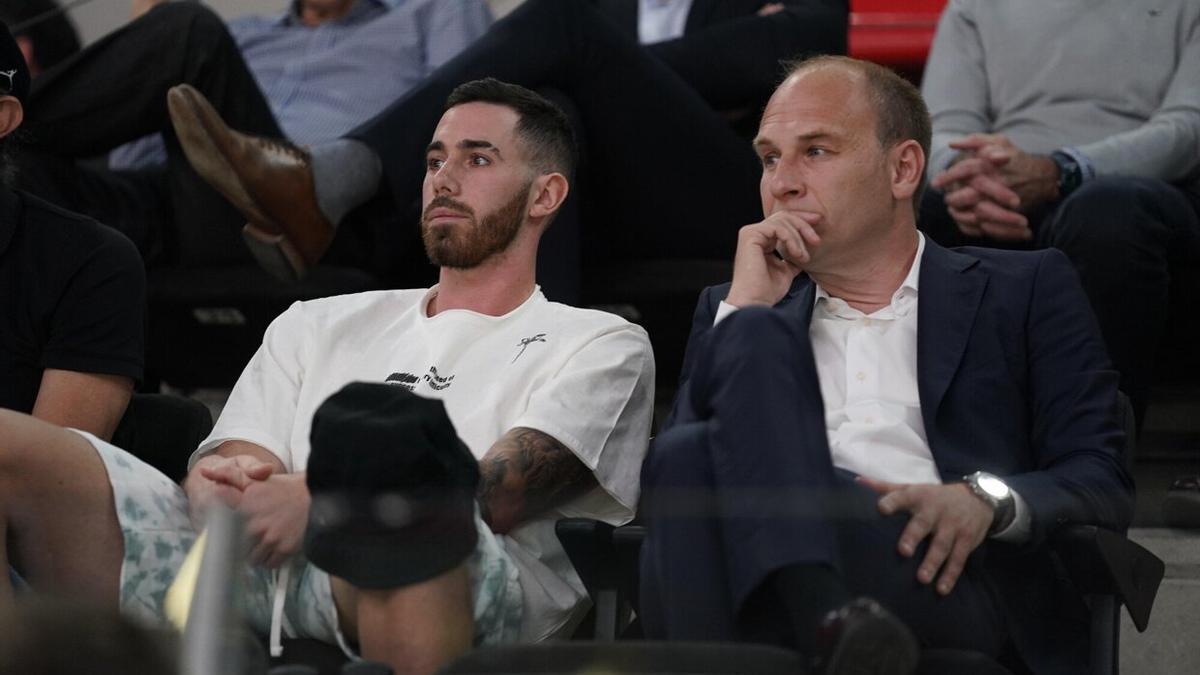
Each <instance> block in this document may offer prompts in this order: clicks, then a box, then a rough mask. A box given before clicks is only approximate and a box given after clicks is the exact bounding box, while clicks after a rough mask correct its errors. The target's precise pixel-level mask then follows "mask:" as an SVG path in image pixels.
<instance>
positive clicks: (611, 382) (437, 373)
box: [192, 287, 654, 641]
mask: <svg viewBox="0 0 1200 675" xmlns="http://www.w3.org/2000/svg"><path fill="white" fill-rule="evenodd" d="M435 290H436V287H435V288H434V289H429V290H400V291H376V292H369V293H358V294H354V295H345V296H339V297H333V298H325V299H321V300H312V301H308V302H298V303H295V304H293V305H292V306H291V307H290V308H288V310H287V311H285V312H284V313H283V314H281V315H280V316H279V317H278V318H276V319H275V321H274V322H272V323H271V325H270V327H268V328H267V331H266V333H265V335H264V336H263V344H262V346H261V347H260V348H259V350H258V352H257V353H256V354H255V355H254V357H253V358H251V360H250V363H249V364H248V365H247V366H246V369H245V371H243V372H242V375H241V377H240V378H239V379H238V382H237V384H236V385H235V386H234V388H233V392H232V393H231V395H230V397H229V401H228V402H227V403H226V405H225V408H224V410H223V412H222V413H221V417H220V419H218V420H217V423H216V426H215V428H214V429H213V431H212V433H211V434H210V435H209V437H208V438H207V439H206V440H205V441H204V442H203V443H202V444H201V445H200V448H199V449H198V450H197V451H196V453H195V454H193V457H192V462H193V463H194V462H195V461H196V459H198V458H199V457H201V456H203V455H204V454H207V453H209V452H211V451H212V450H214V449H216V447H217V446H219V445H220V444H221V443H223V442H225V441H228V440H244V441H250V442H252V443H256V444H258V445H261V446H262V447H264V448H266V449H268V450H270V451H271V452H272V453H274V454H275V455H277V456H278V457H279V459H280V460H281V461H282V462H283V464H284V466H286V467H287V468H288V469H289V470H291V471H303V470H304V469H305V467H306V466H307V463H308V455H309V428H310V426H311V423H312V416H313V413H314V412H315V411H316V409H317V407H318V406H320V405H321V403H322V402H324V400H325V399H326V398H327V397H328V396H329V395H331V394H333V393H334V392H336V391H337V390H338V389H340V388H341V387H342V386H344V385H345V384H347V383H349V382H353V381H366V382H385V381H386V382H392V383H395V384H396V385H397V386H404V387H408V388H409V389H411V390H412V391H414V392H415V393H417V394H419V395H421V396H426V397H429V398H437V399H441V400H442V401H443V402H444V403H445V406H446V411H447V413H448V414H449V416H450V420H451V421H452V422H453V423H454V427H455V429H456V430H457V432H458V435H459V437H460V438H462V440H463V442H465V443H466V444H467V447H469V448H470V449H471V452H472V453H474V455H475V456H476V457H477V458H482V457H483V455H484V453H486V452H487V451H488V449H489V448H491V446H492V444H493V443H495V442H496V441H497V440H499V438H500V437H501V436H502V435H504V433H505V432H507V431H508V430H510V429H512V428H513V427H528V428H532V429H537V430H539V431H542V432H545V433H547V434H549V435H551V436H553V437H554V438H555V439H557V440H558V441H559V442H560V443H562V444H563V445H565V446H566V447H568V448H569V449H570V450H571V451H572V452H573V453H575V455H576V456H577V457H579V459H580V460H581V461H582V462H583V463H584V464H585V465H587V466H588V468H590V469H591V470H592V471H593V473H594V474H595V477H596V481H597V483H599V485H600V488H598V489H595V490H592V491H591V492H590V493H588V494H586V495H583V496H581V497H579V498H577V499H575V500H573V501H571V502H569V503H568V504H565V505H564V506H562V507H560V508H558V509H555V510H554V511H553V512H551V513H547V514H545V515H543V516H542V517H539V518H536V519H534V520H531V521H530V522H528V523H526V524H524V525H522V526H521V527H519V528H517V529H515V530H514V531H512V532H510V533H509V534H508V535H506V536H503V537H501V538H500V540H501V542H502V544H503V545H504V546H505V548H506V550H507V551H508V553H509V555H510V556H511V557H512V558H513V560H514V562H515V563H516V565H517V567H518V570H519V574H520V582H521V588H522V592H523V596H524V602H525V604H524V618H523V620H522V626H521V638H522V640H523V641H533V640H539V639H542V638H545V637H549V636H552V635H555V634H557V633H558V632H560V631H561V630H562V629H563V628H564V627H566V626H569V625H571V624H572V623H573V622H574V619H575V618H577V617H578V612H579V611H581V607H580V605H581V601H582V599H583V598H584V597H585V596H586V593H585V590H584V588H583V584H582V583H581V582H580V581H579V578H578V576H577V575H576V574H575V571H574V569H573V568H572V567H571V564H570V561H569V560H567V557H566V554H565V553H564V552H563V550H562V547H561V546H560V545H559V543H558V539H557V537H556V536H555V533H554V523H555V521H556V520H558V519H559V518H564V517H587V518H595V519H598V520H603V521H605V522H609V523H612V524H620V523H624V522H627V521H628V520H629V519H630V518H632V516H633V511H634V508H635V507H636V505H637V498H638V489H639V485H638V476H639V473H640V470H641V465H642V459H643V458H644V457H645V454H646V447H647V444H648V441H649V434H650V421H651V415H652V413H653V402H654V356H653V353H652V352H651V349H650V342H649V340H648V338H647V337H646V332H645V331H644V330H643V329H642V328H641V327H639V326H636V325H633V324H631V323H629V322H627V321H625V320H624V319H621V318H620V317H617V316H615V315H613V314H609V313H606V312H599V311H595V310H587V309H578V308H575V307H568V306H566V305H561V304H558V303H554V302H549V301H547V300H546V298H545V296H544V295H542V293H541V291H540V290H535V291H534V293H533V294H532V295H531V296H530V297H529V299H528V300H526V301H525V302H524V303H523V304H521V306H519V307H517V308H516V309H514V310H512V311H511V312H509V313H508V314H506V315H504V316H487V315H484V314H478V313H476V312H471V311H468V310H457V309H456V310H446V311H442V312H439V313H438V314H437V315H436V316H434V317H429V316H427V315H426V311H425V310H426V307H427V305H428V303H429V299H430V298H431V297H432V294H433V292H434V291H435Z"/></svg>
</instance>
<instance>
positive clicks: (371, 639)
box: [334, 565, 475, 675]
mask: <svg viewBox="0 0 1200 675" xmlns="http://www.w3.org/2000/svg"><path fill="white" fill-rule="evenodd" d="M339 586H340V588H341V591H340V592H341V593H342V597H341V598H340V599H339V598H338V593H339ZM347 589H352V592H348V591H347ZM334 597H335V601H337V603H338V609H339V616H341V615H342V613H343V612H345V611H346V610H348V609H352V610H353V614H354V618H353V621H352V622H347V623H346V624H343V629H346V628H350V627H351V625H350V624H352V627H353V628H354V629H355V630H354V633H355V637H357V639H358V643H359V645H360V647H361V649H362V654H363V656H364V657H365V658H368V659H371V660H373V661H382V662H384V663H387V664H388V665H390V666H391V667H392V668H393V670H395V671H396V673H397V674H398V675H400V674H408V675H418V674H425V673H433V672H435V671H436V670H437V669H438V668H440V667H442V666H443V665H445V664H446V663H448V662H450V661H452V660H453V659H455V658H456V657H458V656H460V655H462V654H464V653H465V652H466V651H467V650H468V649H470V648H471V644H472V642H473V640H474V637H475V625H474V618H473V615H472V614H473V613H472V610H471V606H472V605H471V588H470V579H469V576H468V574H467V569H466V566H465V565H459V566H457V567H455V568H453V569H451V570H449V571H447V572H444V573H442V574H440V575H438V576H436V577H434V578H432V579H428V580H426V581H422V582H419V583H416V584H412V585H409V586H403V587H400V588H394V589H385V590H373V589H362V588H357V589H355V588H352V587H350V586H349V584H346V583H345V582H340V584H339V583H337V580H335V584H334ZM343 632H346V631H345V630H343ZM347 635H348V636H349V633H347Z"/></svg>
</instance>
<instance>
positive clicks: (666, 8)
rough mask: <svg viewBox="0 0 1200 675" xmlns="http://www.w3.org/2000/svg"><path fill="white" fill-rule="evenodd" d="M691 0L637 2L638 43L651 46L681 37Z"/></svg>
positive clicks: (642, 0)
mask: <svg viewBox="0 0 1200 675" xmlns="http://www.w3.org/2000/svg"><path fill="white" fill-rule="evenodd" d="M691 10H692V0H638V42H641V43H642V44H644V45H651V44H654V43H655V42H666V41H667V40H674V39H675V38H677V37H682V36H683V29H684V27H685V26H686V25H687V17H688V12H690V11H691Z"/></svg>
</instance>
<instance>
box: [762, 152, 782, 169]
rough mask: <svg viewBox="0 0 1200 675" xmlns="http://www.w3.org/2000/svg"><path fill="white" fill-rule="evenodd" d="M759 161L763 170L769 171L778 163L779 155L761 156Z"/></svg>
mask: <svg viewBox="0 0 1200 675" xmlns="http://www.w3.org/2000/svg"><path fill="white" fill-rule="evenodd" d="M761 161H762V165H763V168H764V169H770V168H773V167H774V166H775V165H776V164H777V163H778V162H779V155H763V156H762V157H761Z"/></svg>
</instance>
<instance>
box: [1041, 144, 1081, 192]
mask: <svg viewBox="0 0 1200 675" xmlns="http://www.w3.org/2000/svg"><path fill="white" fill-rule="evenodd" d="M1049 159H1050V161H1051V162H1054V166H1055V170H1056V171H1055V187H1056V188H1057V192H1058V195H1057V198H1058V199H1066V198H1067V197H1068V196H1070V195H1071V193H1072V192H1074V191H1075V190H1076V189H1078V188H1079V186H1080V185H1081V184H1083V169H1082V167H1080V165H1079V162H1077V161H1075V158H1074V157H1072V156H1071V155H1068V154H1067V153H1065V152H1062V151H1060V150H1055V151H1054V152H1052V153H1050V156H1049Z"/></svg>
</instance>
